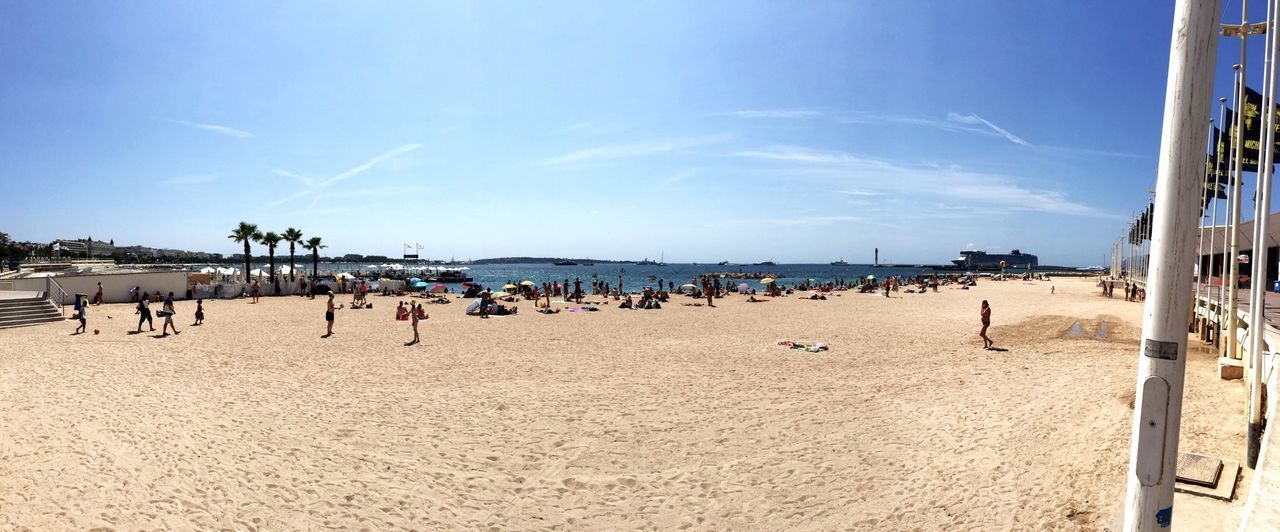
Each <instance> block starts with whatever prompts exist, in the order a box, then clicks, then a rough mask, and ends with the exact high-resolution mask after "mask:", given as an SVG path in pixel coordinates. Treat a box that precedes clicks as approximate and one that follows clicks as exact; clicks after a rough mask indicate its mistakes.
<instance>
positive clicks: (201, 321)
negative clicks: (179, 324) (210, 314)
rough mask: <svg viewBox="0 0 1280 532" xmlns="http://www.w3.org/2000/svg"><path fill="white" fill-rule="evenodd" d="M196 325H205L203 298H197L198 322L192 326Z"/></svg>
mask: <svg viewBox="0 0 1280 532" xmlns="http://www.w3.org/2000/svg"><path fill="white" fill-rule="evenodd" d="M196 325H204V300H203V299H197V300H196V322H195V323H192V324H191V326H192V327H194V326H196Z"/></svg>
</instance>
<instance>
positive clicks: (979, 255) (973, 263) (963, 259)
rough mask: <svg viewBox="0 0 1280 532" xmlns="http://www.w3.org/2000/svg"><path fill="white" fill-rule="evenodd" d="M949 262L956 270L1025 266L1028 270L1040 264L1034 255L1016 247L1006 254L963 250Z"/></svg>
mask: <svg viewBox="0 0 1280 532" xmlns="http://www.w3.org/2000/svg"><path fill="white" fill-rule="evenodd" d="M951 264H953V265H954V266H953V268H954V269H958V270H998V269H1002V268H1025V269H1028V270H1030V269H1033V268H1035V267H1037V266H1039V265H1040V259H1039V257H1036V256H1035V255H1032V254H1030V253H1023V252H1022V251H1020V250H1017V249H1015V250H1013V251H1010V252H1009V253H1007V254H1004V253H987V252H986V251H977V250H965V251H961V252H960V257H959V258H956V259H953V260H952V261H951Z"/></svg>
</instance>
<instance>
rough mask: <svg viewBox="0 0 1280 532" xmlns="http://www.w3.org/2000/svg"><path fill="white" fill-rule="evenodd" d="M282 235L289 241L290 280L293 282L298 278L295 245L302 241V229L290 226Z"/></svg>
mask: <svg viewBox="0 0 1280 532" xmlns="http://www.w3.org/2000/svg"><path fill="white" fill-rule="evenodd" d="M280 236H282V237H284V240H285V241H286V242H288V243H289V282H291V283H292V282H294V281H296V280H298V272H296V271H294V268H293V252H294V248H293V247H294V246H295V245H297V244H298V243H300V242H302V231H299V230H297V229H294V228H292V227H290V228H288V229H285V230H284V234H283V235H280Z"/></svg>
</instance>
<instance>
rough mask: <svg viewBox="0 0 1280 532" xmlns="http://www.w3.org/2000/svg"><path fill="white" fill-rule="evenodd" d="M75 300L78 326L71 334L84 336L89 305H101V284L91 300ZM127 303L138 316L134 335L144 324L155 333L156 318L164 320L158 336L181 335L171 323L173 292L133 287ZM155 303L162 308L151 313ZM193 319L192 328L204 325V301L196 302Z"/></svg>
mask: <svg viewBox="0 0 1280 532" xmlns="http://www.w3.org/2000/svg"><path fill="white" fill-rule="evenodd" d="M76 298H77V299H76V306H75V318H76V321H77V322H79V325H77V326H76V329H75V331H74V332H72V333H71V334H73V335H76V334H84V333H86V332H88V331H89V305H90V304H93V305H101V304H102V283H98V291H97V293H95V294H94V296H93V299H92V300H90V299H87V298H86V299H82V298H80V297H79V296H76ZM129 301H130V302H131V303H133V304H134V312H133V313H134V314H136V315H137V316H138V328H137V330H135V331H134V333H135V334H137V333H141V332H142V325H143V324H144V323H145V324H146V325H147V329H148V330H149V331H150V332H155V330H156V327H155V317H156V316H159V317H161V318H164V323H163V324H161V326H160V327H161V329H160V332H161V334H160V336H169V331H171V330H172V331H173V334H174V335H178V334H181V333H180V332H179V331H178V326H177V324H175V323H174V321H173V319H174V316H175V315H177V307H176V305H175V303H174V299H173V292H169V294H168V295H161V294H160V291H159V290H157V291H156V292H154V293H151V292H147V291H144V290H142V287H140V286H135V287H133V288H130V289H129ZM156 302H159V303H161V305H162V306H161V308H160V310H157V311H155V312H152V310H151V304H152V303H156ZM108 317H110V316H108ZM195 318H196V319H195V322H194V323H192V324H191V325H192V326H193V327H196V326H200V325H203V324H204V299H197V300H196V315H195ZM93 332H94V334H98V332H99V331H98V330H97V329H95V330H94V331H93Z"/></svg>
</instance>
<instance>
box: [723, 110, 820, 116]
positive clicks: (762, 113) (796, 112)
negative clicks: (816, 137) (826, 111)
mask: <svg viewBox="0 0 1280 532" xmlns="http://www.w3.org/2000/svg"><path fill="white" fill-rule="evenodd" d="M724 114H725V115H726V116H733V117H737V118H813V117H816V116H822V113H821V112H818V111H816V110H813V109H744V110H741V111H730V112H727V113H724Z"/></svg>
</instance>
